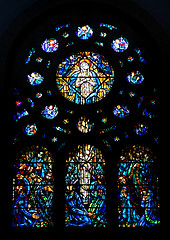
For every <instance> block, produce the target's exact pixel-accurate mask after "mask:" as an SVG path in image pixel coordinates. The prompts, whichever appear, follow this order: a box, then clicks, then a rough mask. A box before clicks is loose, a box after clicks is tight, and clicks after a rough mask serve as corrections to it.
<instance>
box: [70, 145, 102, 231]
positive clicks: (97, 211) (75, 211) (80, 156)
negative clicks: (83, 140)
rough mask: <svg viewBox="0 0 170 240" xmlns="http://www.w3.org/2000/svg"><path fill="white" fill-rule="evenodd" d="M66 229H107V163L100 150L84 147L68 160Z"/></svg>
mask: <svg viewBox="0 0 170 240" xmlns="http://www.w3.org/2000/svg"><path fill="white" fill-rule="evenodd" d="M66 167H67V171H66V176H65V183H66V206H65V225H66V226H93V227H105V226H106V183H105V160H104V157H103V155H102V153H101V151H100V150H98V149H97V148H95V147H94V146H91V145H88V144H84V145H79V146H78V147H77V149H75V150H74V151H72V152H70V153H69V156H68V159H67V160H66Z"/></svg>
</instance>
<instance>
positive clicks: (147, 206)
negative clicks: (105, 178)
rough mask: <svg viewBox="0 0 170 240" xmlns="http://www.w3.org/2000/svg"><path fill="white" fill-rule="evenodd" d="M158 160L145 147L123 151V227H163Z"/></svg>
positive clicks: (120, 186) (120, 211)
mask: <svg viewBox="0 0 170 240" xmlns="http://www.w3.org/2000/svg"><path fill="white" fill-rule="evenodd" d="M154 163H155V157H154V155H153V153H152V151H151V150H150V149H149V148H147V147H144V146H140V145H135V146H133V147H129V148H126V149H125V150H123V151H122V155H121V157H120V162H119V172H118V191H119V207H118V217H119V226H120V227H136V226H140V227H151V226H155V225H159V224H160V214H159V207H160V202H159V187H158V177H156V176H155V173H154Z"/></svg>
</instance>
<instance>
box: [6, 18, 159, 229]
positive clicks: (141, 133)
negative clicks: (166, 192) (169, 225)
mask: <svg viewBox="0 0 170 240" xmlns="http://www.w3.org/2000/svg"><path fill="white" fill-rule="evenodd" d="M55 17H56V15H55ZM53 20H54V19H53ZM60 21H61V19H60ZM60 21H58V23H59V24H57V22H56V25H55V26H54V25H50V24H51V23H49V24H48V27H47V28H46V29H45V28H44V29H43V31H44V32H43V33H42V32H41V31H35V34H34V35H31V39H32V41H31V42H30V41H26V40H25V41H26V42H24V41H23V43H22V45H23V46H25V51H23V49H22V51H21V50H19V47H18V50H16V52H14V54H13V56H15V54H16V55H17V56H16V60H17V59H20V60H21V64H19V65H17V61H15V58H14V61H13V66H12V68H11V79H14V81H13V82H12V84H11V88H10V93H9V95H10V101H11V105H10V107H11V109H12V110H11V111H10V114H9V115H10V119H11V120H10V121H11V124H10V134H11V135H10V137H9V142H10V146H11V148H12V151H11V152H14V153H15V154H14V155H16V156H17V157H16V160H14V161H13V162H12V169H13V170H12V173H13V175H12V181H13V182H12V190H11V192H12V195H13V196H12V223H11V225H12V226H13V227H33V228H36V227H53V226H55V227H54V229H57V227H58V225H57V224H58V223H57V222H58V220H59V221H60V222H62V223H61V224H63V225H64V226H65V228H64V229H65V231H69V230H70V229H71V231H72V230H73V229H75V228H76V227H80V229H95V231H96V229H99V228H100V229H104V230H107V229H109V230H110V231H115V230H116V229H120V227H136V228H138V227H143V228H144V227H158V226H159V225H160V215H159V209H160V199H159V178H158V176H157V172H158V168H159V154H158V151H159V146H160V145H159V144H160V139H159V131H158V125H159V124H158V123H159V111H158V110H159V104H160V102H159V85H158V83H157V82H156V81H155V79H157V74H158V73H157V71H155V59H156V58H154V57H152V54H153V52H152V49H151V48H150V45H149V46H147V44H148V41H147V42H146V46H145V44H144V42H143V41H142V40H140V39H143V38H142V36H143V35H142V33H139V35H140V36H138V37H137V38H135V36H136V34H137V33H136V32H135V30H134V31H133V30H132V29H130V31H128V30H129V28H127V29H126V28H123V29H124V30H122V29H121V23H120V24H117V22H115V23H113V22H110V23H109V22H102V23H100V22H98V21H97V20H96V21H95V22H90V23H88V22H84V23H82V22H79V21H77V19H76V23H75V22H71V21H70V22H69V23H63V24H62V23H60ZM118 26H119V27H118ZM131 34H132V35H133V36H131ZM27 35H28V36H29V32H28V33H27ZM28 36H26V37H25V39H30V38H29V37H28ZM153 49H154V48H153ZM155 49H156V48H155ZM17 51H18V52H17ZM23 52H24V55H23ZM16 73H17V74H16ZM18 149H19V150H18ZM151 149H152V150H151ZM157 149H158V150H157ZM11 159H15V156H12V158H11ZM59 173H60V174H61V175H62V174H63V175H62V176H61V178H60V177H59ZM61 179H63V188H64V192H65V202H64V204H63V198H62V197H61V192H62V191H60V190H61V188H62V180H61ZM58 189H60V190H58ZM106 189H107V193H106ZM60 199H62V200H61V202H62V203H61V202H60V203H58V201H60ZM62 204H63V212H62V207H61V206H62ZM64 205H65V206H64ZM59 208H60V210H59V211H58V209H59ZM60 212H62V213H64V212H65V215H64V216H65V217H64V219H63V215H62V214H61V215H60ZM98 227H99V228H98ZM50 229H51V228H50ZM76 229H77V228H76ZM135 230H136V229H135Z"/></svg>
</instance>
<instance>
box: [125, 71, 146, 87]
mask: <svg viewBox="0 0 170 240" xmlns="http://www.w3.org/2000/svg"><path fill="white" fill-rule="evenodd" d="M143 80H144V76H143V75H142V74H141V73H140V72H139V71H136V72H131V73H130V74H128V76H127V81H128V82H129V83H131V84H140V83H142V82H143Z"/></svg>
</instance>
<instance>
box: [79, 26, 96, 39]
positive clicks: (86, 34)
mask: <svg viewBox="0 0 170 240" xmlns="http://www.w3.org/2000/svg"><path fill="white" fill-rule="evenodd" d="M76 35H77V37H79V38H80V39H83V40H86V39H88V38H90V37H91V36H92V35H93V30H92V28H91V27H90V26H89V25H86V26H82V27H78V29H77V32H76Z"/></svg>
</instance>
